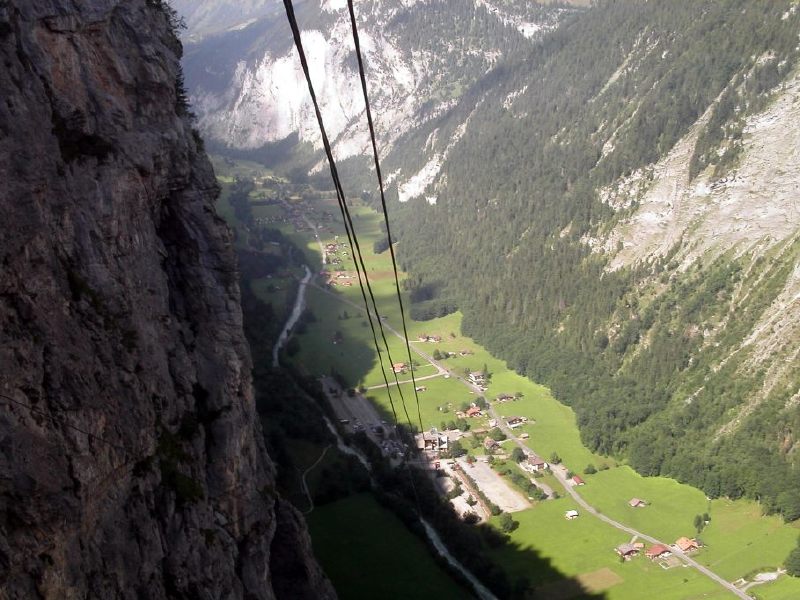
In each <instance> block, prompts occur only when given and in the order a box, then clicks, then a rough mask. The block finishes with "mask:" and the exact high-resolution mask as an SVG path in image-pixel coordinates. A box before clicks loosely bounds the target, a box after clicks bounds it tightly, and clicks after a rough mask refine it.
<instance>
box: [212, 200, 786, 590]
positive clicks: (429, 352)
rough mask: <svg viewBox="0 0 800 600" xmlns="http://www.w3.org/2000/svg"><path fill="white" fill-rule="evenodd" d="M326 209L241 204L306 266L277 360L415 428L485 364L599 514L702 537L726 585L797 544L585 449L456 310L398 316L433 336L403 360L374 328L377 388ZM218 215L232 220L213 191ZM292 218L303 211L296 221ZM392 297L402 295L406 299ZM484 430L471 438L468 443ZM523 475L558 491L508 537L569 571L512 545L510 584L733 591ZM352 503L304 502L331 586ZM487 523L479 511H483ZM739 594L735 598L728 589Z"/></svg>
mask: <svg viewBox="0 0 800 600" xmlns="http://www.w3.org/2000/svg"><path fill="white" fill-rule="evenodd" d="M337 211H338V208H337V207H336V204H335V200H334V199H332V198H329V199H314V200H304V199H300V200H297V201H296V202H295V203H293V205H292V206H291V210H290V211H287V209H286V207H285V206H278V205H272V206H258V207H255V206H254V207H253V212H254V214H255V215H256V216H257V217H258V218H262V219H265V220H267V221H269V222H270V223H271V225H270V226H273V227H277V228H279V229H281V231H283V232H284V234H286V235H287V236H288V237H290V238H291V239H292V240H293V242H294V243H296V244H297V245H298V246H299V247H301V248H303V251H304V252H305V253H306V257H307V260H308V263H309V265H310V266H311V268H312V270H316V272H317V273H318V275H317V277H316V278H315V279H312V282H311V284H309V286H308V288H307V306H308V310H309V311H310V313H312V314H313V318H311V319H308V318H306V319H305V320H304V322H303V325H302V327H301V328H300V329H299V331H297V330H296V332H295V339H296V340H297V341H298V342H299V344H298V345H297V346H296V348H295V349H294V351H293V356H291V357H289V360H291V361H292V362H293V363H294V364H295V365H296V366H298V367H301V368H309V369H312V373H311V374H313V375H316V376H329V375H331V374H332V373H335V374H336V375H337V376H338V377H340V378H341V379H343V380H344V382H346V383H347V384H348V385H350V386H352V387H353V388H359V389H362V391H364V392H365V395H366V396H367V398H368V399H369V400H370V401H371V402H373V403H374V404H375V405H376V406H377V407H378V409H379V411H380V414H381V415H382V416H383V418H384V420H387V421H391V419H392V418H393V413H396V414H397V417H398V420H399V421H400V422H403V421H406V420H410V422H411V423H413V424H415V425H416V424H417V423H418V421H419V419H420V418H421V421H422V425H423V426H424V429H425V430H428V429H430V428H431V427H436V428H439V429H445V428H447V427H448V425H449V423H450V422H451V421H453V420H455V419H456V415H455V413H456V412H457V411H460V410H461V409H462V408H463V407H465V406H469V405H470V404H471V403H473V402H475V401H476V399H477V397H478V395H479V393H476V391H475V389H474V388H471V387H470V386H469V385H465V380H466V378H467V374H469V373H471V372H475V371H487V372H488V373H489V374H490V375H491V377H490V379H489V381H488V385H487V389H486V390H485V392H484V396H485V397H486V399H487V400H490V401H492V400H493V399H495V398H497V397H498V396H501V395H508V396H516V397H517V399H515V400H509V401H507V402H502V403H500V402H495V401H492V402H491V406H492V407H493V411H494V412H495V413H496V416H497V417H498V418H500V417H502V418H509V417H511V416H521V417H526V418H527V419H528V421H527V423H526V424H525V425H523V426H522V427H519V428H516V429H515V430H514V432H515V435H516V436H521V435H522V434H527V439H525V440H524V443H525V444H526V445H527V447H528V448H529V449H530V450H531V451H533V452H535V453H536V454H537V455H538V456H541V457H543V458H544V459H545V460H549V459H550V457H551V456H552V455H554V454H557V455H558V457H560V460H561V463H562V464H563V465H564V466H566V467H567V468H568V469H569V470H571V471H573V472H574V473H576V474H579V475H580V476H581V477H582V478H583V479H584V481H585V485H582V486H580V488H579V492H580V495H581V497H582V498H583V499H584V500H585V501H586V502H588V503H589V504H591V505H592V506H593V507H594V508H595V509H596V510H597V511H598V512H599V513H601V514H603V515H608V516H609V517H610V518H611V519H613V520H615V521H618V522H619V523H621V524H624V525H625V526H628V527H630V528H633V529H635V530H637V531H641V532H643V533H646V534H647V535H650V536H653V537H655V538H658V539H660V540H663V541H665V542H666V543H674V542H675V540H677V539H678V538H679V537H682V536H687V537H690V538H691V537H700V538H702V542H703V544H704V545H703V547H702V548H701V549H700V550H698V551H697V552H695V553H694V554H693V555H692V557H693V559H694V560H696V561H697V562H698V563H700V564H701V565H703V566H705V567H707V568H708V569H710V570H711V571H713V572H714V573H716V574H717V575H719V576H720V577H721V578H723V579H724V580H726V581H727V582H737V587H739V588H741V587H743V586H744V585H746V583H745V582H747V581H750V582H752V581H753V579H754V576H755V575H756V574H758V573H762V572H765V573H766V572H777V569H778V568H779V567H780V566H781V565H782V563H783V560H784V559H785V558H786V556H787V555H788V553H789V551H790V550H791V549H792V548H793V547H795V545H796V543H797V539H798V534H800V529H798V527H797V526H796V525H795V526H791V525H787V524H784V523H783V522H782V521H781V520H780V519H779V518H777V517H764V516H762V515H761V511H760V508H759V506H758V505H757V504H756V503H753V502H749V501H730V500H727V499H713V500H712V499H708V498H706V497H705V495H704V494H703V493H702V492H701V491H699V490H697V489H695V488H692V487H690V486H687V485H683V484H679V483H677V482H676V481H674V480H671V479H667V478H662V477H649V478H643V477H641V476H639V475H638V474H637V473H635V472H634V471H633V470H631V469H630V468H629V467H627V466H626V465H624V464H618V463H617V462H616V461H615V460H613V459H610V458H608V457H604V456H599V455H595V454H593V453H592V452H590V451H589V450H588V449H587V448H586V447H585V446H584V445H583V444H582V443H581V440H580V436H579V432H578V429H577V426H576V423H575V415H574V413H573V412H572V410H571V409H570V408H568V407H566V406H564V405H562V404H560V403H559V402H558V401H556V400H555V399H554V398H553V397H552V395H551V394H550V393H549V391H548V390H547V389H546V388H544V387H543V386H540V385H537V384H535V383H533V382H531V381H530V380H528V379H526V378H524V377H521V376H519V375H517V374H516V373H514V372H513V371H511V370H509V369H508V368H507V366H506V364H505V363H504V362H502V361H500V360H498V359H496V358H494V357H493V356H491V355H490V354H489V353H488V352H487V351H486V350H485V349H484V348H482V347H481V346H480V345H479V344H477V343H476V342H475V341H474V340H471V339H470V338H467V337H465V336H463V335H462V334H461V329H460V324H461V316H460V314H458V313H456V314H451V315H448V316H447V317H443V318H439V319H435V320H432V321H426V322H415V321H409V322H408V323H407V325H408V329H409V338H410V339H411V340H422V339H425V338H427V339H428V340H431V339H433V340H438V341H413V342H412V346H413V348H414V349H415V351H416V352H415V353H414V354H413V355H412V356H411V357H410V358H409V357H408V355H407V354H406V350H405V345H404V344H403V343H402V341H401V339H399V337H398V336H396V335H394V334H392V332H391V331H390V330H387V331H386V335H387V340H388V344H389V347H388V350H386V349H384V350H383V351H382V352H381V358H382V359H383V365H384V367H383V368H384V373H385V375H386V378H387V379H388V380H389V381H390V382H394V377H395V373H394V372H393V369H392V365H393V364H398V363H405V367H404V369H399V370H401V372H400V373H398V374H397V375H398V380H399V381H400V385H390V386H389V388H387V387H386V385H385V383H384V373H382V372H381V366H380V361H379V357H378V354H377V353H376V351H375V349H374V346H373V344H372V333H371V330H370V328H369V326H368V323H367V320H366V317H365V313H364V310H363V302H362V299H361V295H360V292H359V291H358V289H357V288H358V284H357V280H355V279H353V278H352V277H353V276H354V266H353V263H352V256H351V252H350V249H349V248H347V247H346V245H343V243H342V240H343V238H344V232H343V230H342V227H341V224H339V223H338V222H337V220H336V219H333V218H331V217H330V215H335V214H337ZM352 211H353V213H354V219H355V223H356V228H357V231H358V235H359V239H360V240H361V246H362V250H363V251H364V253H365V261H366V264H367V270H368V273H369V276H370V280H371V282H372V285H373V291H374V293H375V296H376V299H377V301H378V307H379V311H380V313H381V315H382V318H383V320H384V322H385V323H386V324H387V325H389V326H390V327H391V328H392V329H393V330H394V331H402V323H401V320H400V313H399V307H398V305H397V301H396V297H395V292H394V280H393V275H392V271H391V262H390V259H389V255H388V252H383V253H382V254H375V253H374V252H373V251H372V249H373V243H374V242H375V241H377V240H379V239H380V238H382V237H383V234H382V233H381V230H380V227H379V219H378V215H377V214H376V213H374V212H373V211H372V210H371V209H370V208H369V207H367V206H364V205H360V204H359V205H357V206H355V207H354V208H353V209H352ZM220 212H222V213H223V214H226V216H227V217H228V218H233V217H232V211H231V208H230V206H226V205H225V196H224V195H223V198H222V200H221V203H220ZM292 213H293V214H294V215H295V216H294V217H293V216H292ZM299 215H302V217H303V218H302V219H299V218H298V216H299ZM308 221H310V222H311V223H312V224H314V225H317V226H318V227H317V229H316V231H312V229H311V228H310V227H308V225H307V223H308ZM302 223H306V225H303V224H302ZM314 233H317V234H318V235H319V237H320V239H321V241H322V244H323V245H324V244H335V245H336V249H335V250H332V251H330V252H329V255H328V259H327V261H326V262H328V263H329V264H327V265H324V266H323V263H322V260H321V257H320V244H319V243H318V241H317V239H316V238H315V235H314ZM336 236H338V238H337V237H336ZM323 251H324V248H323ZM332 260H336V262H335V263H332V262H331V261H332ZM299 275H300V272H298V273H286V274H284V277H283V278H281V277H271V278H269V279H266V278H265V279H263V280H260V281H258V280H257V281H256V282H255V285H254V289H255V290H256V291H257V293H258V294H259V296H261V297H262V298H263V299H264V300H265V301H271V302H273V303H275V304H276V305H277V306H285V305H287V304H290V303H291V302H292V301H293V298H288V297H287V294H286V290H287V289H289V288H291V286H292V284H293V278H298V277H299ZM348 283H349V284H350V285H348ZM405 302H406V306H408V301H407V300H405ZM434 352H435V353H436V355H437V356H445V357H448V356H449V357H448V358H442V359H437V360H435V361H434V360H433V358H432V356H433V355H434ZM284 360H285V359H284ZM309 365H310V367H309ZM410 369H414V371H413V373H414V375H415V378H416V379H417V388H419V389H420V391H418V392H416V393H415V390H414V385H413V384H411V383H404V382H406V381H407V380H409V379H410V378H411V377H410V376H411V371H410ZM423 388H424V389H423ZM400 391H402V398H401V396H400V394H399V392H400ZM417 397H418V399H419V404H417V399H416V398H417ZM406 413H408V415H409V417H410V419H409V418H407V417H406ZM418 415H419V416H418ZM490 418H491V415H489V414H483V415H482V416H479V417H474V418H470V419H469V420H468V422H469V424H470V426H471V427H470V429H471V430H472V431H475V430H478V431H480V430H484V431H486V430H488V429H489V427H488V422H489V420H490ZM484 435H485V433H484V434H481V435H480V436H479V437H478V440H479V441H480V442H482V441H483V436H484ZM465 447H467V448H468V447H469V445H468V444H465ZM512 447H513V446H512V441H511V440H507V441H505V442H502V444H501V448H503V449H504V450H505V451H506V453H509V452H510V451H511V448H512ZM469 454H470V455H471V456H473V457H475V458H478V457H480V456H481V455H482V454H484V452H483V447H482V446H477V447H475V448H471V449H470V451H469ZM589 465H592V467H594V468H592V467H589ZM587 467H589V468H587ZM595 469H596V472H593V471H595ZM536 481H540V482H546V483H547V485H549V486H550V487H552V488H553V489H555V490H556V491H557V492H559V494H560V496H561V497H559V498H557V499H549V500H546V501H533V502H532V506H531V508H528V509H525V510H522V511H520V512H514V513H513V519H514V520H515V521H517V522H518V523H519V526H518V528H517V529H516V530H514V531H513V532H512V533H511V534H510V535H511V538H512V540H513V542H514V544H515V545H516V546H517V547H519V548H521V549H532V550H535V551H536V552H537V553H538V554H539V555H540V556H542V557H543V558H545V559H547V560H548V561H549V562H550V563H551V564H552V566H553V567H554V568H555V569H558V570H559V571H560V572H562V573H564V574H566V575H567V576H568V577H569V578H570V579H568V580H562V581H546V580H544V579H542V577H547V576H551V575H545V574H543V573H538V572H536V571H535V570H532V568H531V564H530V563H529V562H527V561H521V560H519V557H520V556H522V554H520V553H513V552H510V551H505V550H504V551H502V552H497V553H496V555H495V557H494V558H495V559H496V561H497V562H498V563H499V564H500V565H502V566H503V568H504V569H505V570H506V572H507V573H508V574H509V576H510V579H511V580H512V581H516V580H526V581H528V582H530V583H531V584H532V586H533V587H535V588H536V589H537V590H538V591H539V593H540V594H541V595H542V596H544V597H547V598H564V599H567V598H574V597H578V596H579V595H580V594H581V593H585V592H599V593H602V595H603V597H605V598H608V599H610V600H617V599H619V600H627V599H631V600H633V599H640V598H643V597H653V598H659V599H662V598H663V599H673V598H674V599H675V600H679V599H686V598H727V597H735V595H734V592H732V591H730V590H727V589H725V588H723V587H722V586H721V585H720V584H718V583H717V582H715V581H712V580H711V579H710V578H709V577H707V576H706V575H704V574H701V573H700V572H699V571H698V570H696V569H694V568H690V567H687V566H685V565H684V564H683V563H680V561H678V563H677V564H672V565H671V564H670V563H667V562H657V561H656V562H654V561H650V560H649V559H647V558H645V557H644V556H643V555H641V554H640V555H639V556H635V557H634V558H632V559H631V560H627V561H622V560H621V559H620V558H619V556H618V555H617V554H616V553H615V548H616V547H617V546H619V545H620V544H623V543H626V542H631V541H632V539H631V538H632V536H630V535H628V534H626V533H625V532H623V531H620V530H619V529H616V528H614V527H612V526H611V525H609V524H608V523H605V522H603V521H601V520H599V519H598V518H595V517H594V516H592V515H590V514H587V513H586V511H584V509H583V507H581V506H579V505H578V504H577V503H576V502H575V500H574V499H573V498H572V497H570V496H569V494H567V493H566V491H565V490H564V488H563V487H561V484H560V481H559V480H556V478H555V477H553V476H552V475H548V476H546V478H544V479H539V480H536ZM632 498H640V499H643V500H645V501H646V503H647V505H646V506H645V507H644V508H632V507H631V506H630V505H629V501H630V500H631V499H632ZM359 502H361V503H363V502H365V501H364V500H363V499H361V500H359V499H350V500H347V501H344V503H336V504H333V505H326V506H324V507H318V508H316V509H315V511H314V512H313V513H312V514H311V515H310V521H311V531H312V536H313V538H314V544H315V548H317V550H318V552H319V553H320V557H321V560H322V563H323V565H324V566H325V567H326V569H329V570H330V572H331V576H332V578H333V579H334V582H336V583H337V586H338V585H339V584H340V581H342V582H344V583H342V585H345V586H347V585H351V584H352V581H351V582H350V583H347V581H345V579H346V576H345V575H344V574H342V573H344V571H345V570H346V569H345V567H344V566H342V565H341V564H339V563H340V561H341V554H340V553H337V552H336V548H335V547H334V546H335V544H333V542H332V541H331V540H332V539H333V538H334V537H336V536H332V534H330V531H329V530H330V528H331V527H332V525H331V522H333V521H328V520H326V519H325V518H324V516H325V515H326V514H327V513H335V512H337V511H339V512H341V511H344V512H345V513H347V514H349V515H350V516H349V517H347V516H345V517H344V518H342V517H336V518H335V519H334V521H336V522H338V523H339V525H337V526H338V527H345V528H347V525H345V523H347V522H348V521H349V520H352V519H354V518H355V515H356V514H360V513H361V512H363V513H364V515H365V517H364V518H367V517H368V516H369V514H370V510H371V509H370V510H367V509H366V508H365V509H364V510H363V511H362V510H361V509H359V508H358V503H359ZM362 508H363V507H362ZM367 508H369V507H367ZM569 510H578V511H579V513H580V516H579V517H578V518H576V519H573V520H567V519H565V518H564V515H565V513H566V511H569ZM704 514H707V515H708V517H709V518H710V519H709V522H708V524H707V525H705V527H703V528H702V531H701V532H698V531H696V529H695V526H694V521H695V518H696V516H697V515H704ZM497 520H498V518H497V517H495V518H493V522H494V521H497ZM345 533H346V532H345ZM350 533H353V532H352V531H351V532H350ZM362 533H363V532H362ZM336 535H338V534H336ZM348 535H350V534H348ZM353 535H355V533H353ZM353 545H355V546H357V547H358V548H361V549H363V548H366V547H368V544H367V543H366V542H364V541H354V542H353ZM647 545H648V546H649V544H647ZM552 572H553V571H549V573H552ZM340 577H341V578H343V579H341V580H340V579H339V578H340ZM434 579H435V578H434ZM434 587H435V586H434ZM432 593H435V592H433V591H432ZM739 594H741V595H743V596H744V594H743V593H742V592H739ZM746 594H748V595H749V596H750V597H754V598H761V599H763V600H789V599H792V598H798V597H800V579H794V578H790V577H788V576H786V575H780V576H778V577H777V579H776V580H775V581H774V582H769V583H763V584H759V585H757V586H753V587H748V589H747V591H746ZM397 597H400V596H397ZM445 597H447V595H446V594H445ZM744 597H746V596H744Z"/></svg>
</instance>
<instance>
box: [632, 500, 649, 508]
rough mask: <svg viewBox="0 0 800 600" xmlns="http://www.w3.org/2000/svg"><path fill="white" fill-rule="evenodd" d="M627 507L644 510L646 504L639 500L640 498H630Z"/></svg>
mask: <svg viewBox="0 0 800 600" xmlns="http://www.w3.org/2000/svg"><path fill="white" fill-rule="evenodd" d="M628 506H630V507H631V508H644V507H645V506H647V502H645V501H644V500H641V499H640V498H631V499H630V500H628Z"/></svg>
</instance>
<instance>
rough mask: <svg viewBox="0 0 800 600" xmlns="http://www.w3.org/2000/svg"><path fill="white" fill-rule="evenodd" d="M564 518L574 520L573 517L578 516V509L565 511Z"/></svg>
mask: <svg viewBox="0 0 800 600" xmlns="http://www.w3.org/2000/svg"><path fill="white" fill-rule="evenodd" d="M564 518H565V519H566V520H567V521H572V520H573V519H577V518H578V511H577V510H568V511H567V512H565V513H564Z"/></svg>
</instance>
